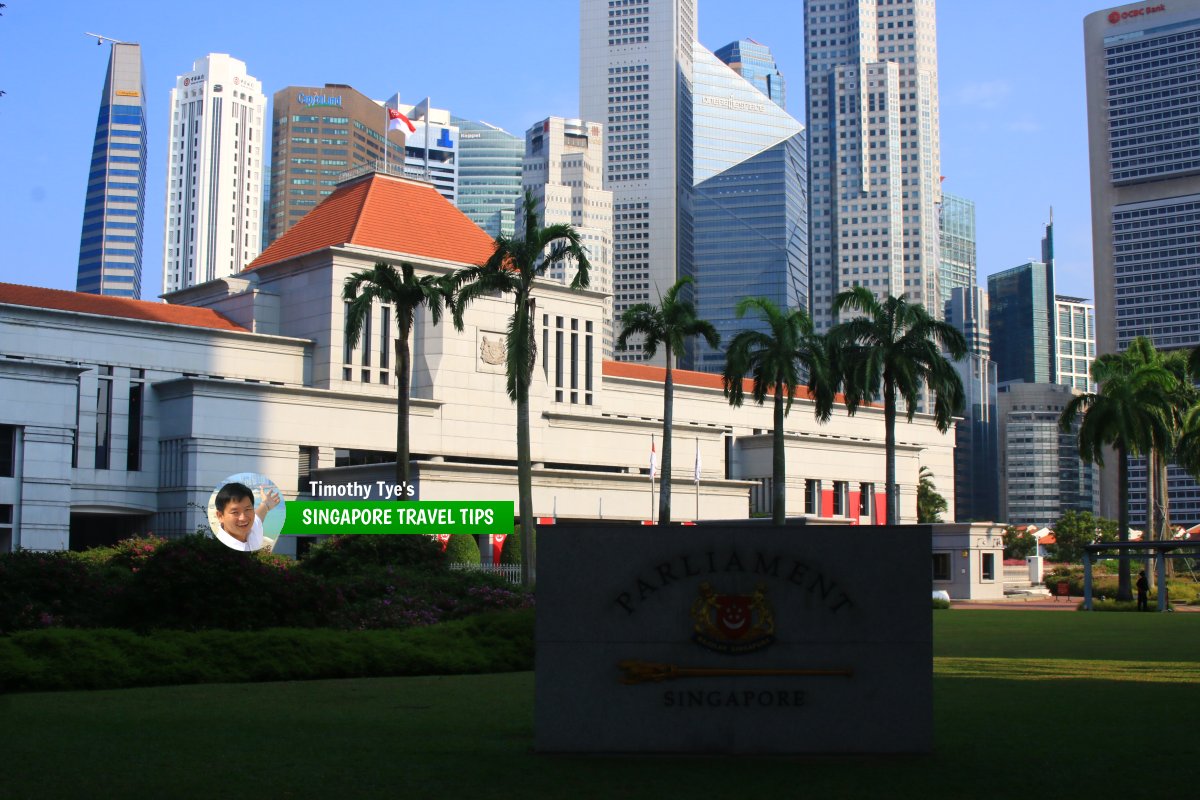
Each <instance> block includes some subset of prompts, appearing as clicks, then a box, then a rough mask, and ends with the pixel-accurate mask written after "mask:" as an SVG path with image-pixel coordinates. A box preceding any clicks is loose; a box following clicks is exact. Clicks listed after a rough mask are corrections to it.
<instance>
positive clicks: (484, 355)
mask: <svg viewBox="0 0 1200 800" xmlns="http://www.w3.org/2000/svg"><path fill="white" fill-rule="evenodd" d="M479 359H480V360H481V361H482V362H483V363H485V364H490V365H492V366H499V367H502V366H504V363H505V361H507V359H508V348H507V346H506V344H505V342H504V340H503V339H501V338H498V337H497V338H495V339H489V338H488V337H487V336H484V337H483V338H482V339H481V340H480V342H479Z"/></svg>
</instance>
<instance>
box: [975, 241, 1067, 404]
mask: <svg viewBox="0 0 1200 800" xmlns="http://www.w3.org/2000/svg"><path fill="white" fill-rule="evenodd" d="M1046 231H1047V237H1049V236H1051V235H1052V234H1051V231H1052V226H1047V228H1046ZM988 305H989V306H990V308H989V311H988V324H989V327H990V328H991V331H992V346H991V350H992V360H993V361H995V362H996V369H997V373H998V377H999V380H1000V382H1001V383H1005V382H1007V381H1024V382H1026V383H1057V382H1058V359H1057V358H1056V355H1055V354H1056V351H1057V347H1056V345H1055V327H1054V311H1055V309H1054V261H1053V258H1050V259H1048V260H1046V261H1030V262H1028V263H1025V264H1022V265H1021V266H1019V267H1013V268H1012V269H1007V270H1004V271H1003V272H997V273H995V274H994V275H989V276H988Z"/></svg>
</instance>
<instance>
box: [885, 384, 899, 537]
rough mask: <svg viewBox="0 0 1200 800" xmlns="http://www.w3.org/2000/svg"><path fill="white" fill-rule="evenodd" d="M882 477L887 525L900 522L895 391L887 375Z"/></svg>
mask: <svg viewBox="0 0 1200 800" xmlns="http://www.w3.org/2000/svg"><path fill="white" fill-rule="evenodd" d="M883 426H884V457H885V458H886V459H887V466H886V467H885V475H884V478H885V480H886V481H887V519H886V520H885V522H886V523H887V524H888V525H899V524H900V487H899V486H898V485H896V391H895V387H894V386H893V385H892V381H891V379H890V378H888V377H886V376H885V377H884V379H883Z"/></svg>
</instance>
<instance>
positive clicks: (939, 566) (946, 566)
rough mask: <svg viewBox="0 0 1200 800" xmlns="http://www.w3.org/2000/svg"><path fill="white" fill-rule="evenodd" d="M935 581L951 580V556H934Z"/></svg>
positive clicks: (947, 554) (943, 554)
mask: <svg viewBox="0 0 1200 800" xmlns="http://www.w3.org/2000/svg"><path fill="white" fill-rule="evenodd" d="M933 579H934V580H935V581H948V580H950V554H949V553H934V554H933Z"/></svg>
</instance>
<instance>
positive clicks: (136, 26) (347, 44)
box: [0, 0, 1105, 298]
mask: <svg viewBox="0 0 1200 800" xmlns="http://www.w3.org/2000/svg"><path fill="white" fill-rule="evenodd" d="M5 1H6V2H7V4H8V7H7V8H6V9H4V12H3V13H4V16H3V17H2V18H0V89H2V90H4V91H6V92H7V95H6V96H4V97H0V281H8V282H15V283H27V284H33V285H38V286H48V287H52V288H59V289H74V288H75V267H76V260H77V258H78V250H79V228H80V224H81V217H82V213H83V198H84V188H85V184H86V180H87V172H88V166H89V162H90V160H91V148H92V137H93V134H94V126H95V120H96V111H97V106H98V102H99V96H100V89H101V86H102V84H103V81H104V71H105V68H106V66H107V58H108V46H107V45H105V46H104V47H97V46H96V45H95V43H94V42H93V40H91V39H88V38H86V37H85V36H84V32H85V31H92V32H95V33H100V34H103V35H106V36H112V37H115V38H117V39H122V40H124V41H132V42H139V43H141V45H142V52H143V57H144V59H145V65H146V80H147V94H148V101H149V109H148V114H149V119H150V130H149V141H150V172H149V182H148V185H147V191H146V219H147V227H146V240H145V258H144V265H143V276H142V287H143V296H144V297H146V298H153V297H155V296H156V295H157V294H158V292H159V291H160V289H161V285H162V250H161V248H162V236H163V205H164V200H163V196H164V191H165V190H164V180H165V177H164V169H163V168H164V161H165V158H166V141H165V129H166V121H167V114H168V106H167V103H168V94H169V92H170V89H171V87H172V86H173V85H174V83H175V77H176V76H177V75H179V74H181V73H182V72H184V71H187V70H189V69H190V68H191V63H192V61H193V60H194V59H196V58H200V57H202V56H204V55H205V54H207V53H209V52H223V53H230V54H232V55H233V56H235V57H236V58H240V59H242V60H243V61H245V62H246V63H247V65H248V68H249V71H250V74H252V75H254V76H255V77H257V78H259V79H260V80H262V81H263V85H264V90H265V92H266V94H267V97H268V99H269V98H270V96H271V94H272V93H273V92H274V91H276V90H277V89H279V88H282V87H284V86H287V85H291V84H314V85H322V84H324V83H348V84H350V85H352V86H354V87H355V88H357V89H358V90H360V91H362V92H364V93H365V94H368V95H370V96H372V97H386V96H390V95H391V94H392V93H394V92H397V91H399V92H400V94H401V97H402V98H403V99H404V100H405V101H406V102H415V101H416V100H419V99H421V98H423V97H425V96H426V95H429V96H431V97H432V98H433V101H434V105H435V106H440V107H442V108H449V109H450V110H451V111H453V112H454V113H456V114H460V115H462V116H465V117H469V118H474V119H482V120H486V121H488V122H490V123H492V124H494V125H499V126H500V127H502V128H505V129H506V130H508V131H510V132H513V133H516V134H521V133H522V132H523V131H524V130H525V129H526V127H528V126H529V125H530V124H531V123H533V122H534V121H536V120H538V119H541V118H543V117H546V116H548V115H551V114H554V115H560V116H576V115H578V94H579V89H578V81H579V75H578V73H579V63H578V42H579V19H578V18H579V11H578V3H577V2H575V0H552V2H551V1H550V0H540V1H539V0H507V2H500V3H497V2H485V1H484V0H458V1H457V2H452V3H431V2H426V1H424V0H422V2H413V1H412V0H400V1H399V2H391V3H363V2H352V1H351V2H342V3H339V4H337V5H334V4H331V3H316V2H307V1H303V0H301V1H299V2H291V3H286V4H285V3H265V2H253V0H251V1H250V2H247V1H246V0H242V2H231V0H205V2H199V3H170V4H167V3H162V2H151V1H150V0H105V2H95V0H89V1H88V2H82V1H81V0H5ZM1104 7H1105V6H1101V5H1098V4H1097V3H1095V2H1085V0H1054V2H1046V0H1005V2H996V1H995V0H940V2H939V3H938V45H939V73H940V90H941V111H942V119H941V138H942V174H944V175H945V176H946V181H945V183H944V184H943V186H944V187H945V189H946V191H948V192H952V193H954V194H957V195H961V196H963V197H967V198H970V199H972V200H974V201H975V203H976V206H977V227H978V240H979V275H980V278H981V281H982V282H984V283H986V280H985V279H984V276H986V275H988V274H989V273H992V272H998V271H1000V270H1002V269H1007V268H1009V267H1014V266H1017V265H1019V264H1022V263H1024V262H1026V261H1028V260H1030V259H1032V258H1037V257H1038V252H1039V241H1040V237H1041V233H1042V226H1043V225H1044V224H1045V222H1046V220H1047V217H1048V210H1049V208H1050V206H1053V207H1054V219H1055V234H1056V235H1055V240H1056V249H1057V261H1058V290H1059V291H1060V292H1062V293H1066V294H1076V295H1080V296H1084V297H1092V269H1091V222H1090V208H1089V206H1090V200H1089V189H1088V161H1087V120H1086V116H1085V105H1086V101H1085V96H1084V82H1083V17H1084V16H1085V15H1086V14H1088V13H1090V12H1092V11H1097V10H1100V9H1101V8H1104ZM699 23H700V41H701V42H702V43H703V44H705V45H706V46H708V47H709V48H710V49H715V48H717V47H720V46H721V45H723V44H726V43H727V42H729V41H732V40H734V39H738V38H742V37H745V36H749V37H751V38H754V39H757V40H758V41H760V42H763V43H764V44H767V45H769V46H770V47H771V48H772V50H773V51H774V53H775V56H776V59H777V61H778V63H779V66H780V69H781V70H782V71H783V73H784V76H785V78H786V79H787V80H788V83H789V86H788V88H789V111H791V113H792V114H793V115H794V116H796V117H797V118H798V119H800V120H801V121H803V119H804V109H803V105H802V102H803V99H802V90H803V83H804V61H803V55H804V26H803V15H802V13H801V3H800V2H799V0H757V2H754V3H745V2H735V1H734V0H701V3H700V9H699Z"/></svg>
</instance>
